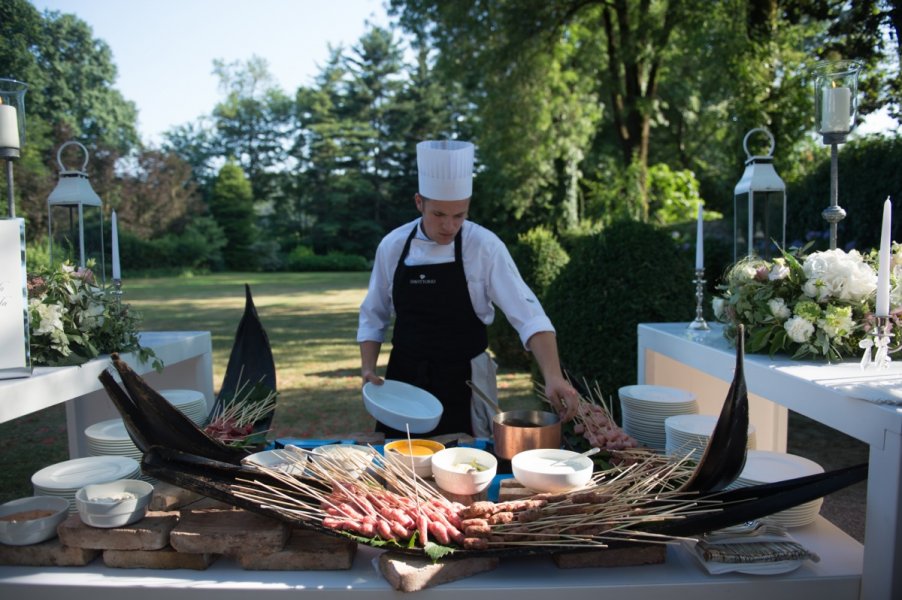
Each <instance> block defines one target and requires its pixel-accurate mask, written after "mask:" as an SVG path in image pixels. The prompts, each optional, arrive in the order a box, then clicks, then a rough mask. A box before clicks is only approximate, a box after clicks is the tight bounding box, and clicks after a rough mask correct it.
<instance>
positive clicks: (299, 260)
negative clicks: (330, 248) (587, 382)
mask: <svg viewBox="0 0 902 600" xmlns="http://www.w3.org/2000/svg"><path fill="white" fill-rule="evenodd" d="M285 268H286V269H287V270H289V271H367V270H369V268H370V264H369V261H368V260H367V259H365V258H364V257H362V256H358V255H356V254H344V253H342V252H330V253H329V254H324V255H319V254H314V253H313V251H312V250H311V249H310V248H308V247H306V246H298V247H296V248H295V249H294V250H292V251H291V252H290V253H289V254H288V256H287V257H286V258H285Z"/></svg>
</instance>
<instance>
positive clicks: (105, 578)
mask: <svg viewBox="0 0 902 600" xmlns="http://www.w3.org/2000/svg"><path fill="white" fill-rule="evenodd" d="M793 536H794V537H795V538H796V539H797V540H798V541H800V542H801V543H803V544H805V545H806V547H808V548H809V549H812V550H814V551H815V552H817V553H818V554H819V555H820V558H821V560H820V562H817V563H814V562H810V561H806V562H805V563H804V564H803V565H802V566H801V567H800V568H799V569H797V570H796V571H793V572H792V573H788V574H784V575H768V576H759V575H738V574H726V575H717V576H711V575H708V574H707V573H706V572H705V571H704V570H702V568H701V567H700V566H699V565H698V564H697V563H696V562H695V561H694V559H693V558H692V557H691V556H689V555H688V554H687V553H686V552H683V551H682V550H681V549H680V548H678V547H670V548H668V552H667V559H666V561H665V563H664V564H660V565H647V566H639V567H619V568H595V569H558V568H557V567H556V566H555V565H554V563H553V562H552V561H551V559H550V558H549V557H529V558H511V559H504V560H502V563H501V566H500V567H499V568H498V569H496V570H494V571H491V572H487V573H482V574H479V575H476V576H473V577H469V578H467V579H462V580H459V581H455V582H451V583H448V584H444V585H440V586H437V587H434V588H429V589H426V590H422V591H420V592H416V593H415V594H414V595H413V596H405V594H403V593H402V592H397V591H395V590H394V589H392V588H391V586H390V585H389V584H388V583H387V582H386V581H385V580H384V579H383V578H382V577H381V576H380V575H379V574H378V573H377V572H376V570H375V568H374V566H373V564H372V559H373V558H374V557H376V556H378V554H379V551H378V550H374V549H372V548H367V547H360V548H359V550H358V553H357V557H356V558H355V560H354V565H353V567H352V569H351V570H349V571H243V570H241V569H240V568H239V567H236V566H235V563H233V562H232V561H230V560H228V559H225V558H220V559H219V560H218V561H217V562H215V563H214V564H213V565H212V566H211V567H210V568H209V569H207V570H205V571H191V570H178V571H155V570H146V569H108V568H106V567H104V566H103V563H102V561H101V560H100V559H97V560H95V561H94V563H92V564H91V565H89V566H87V567H41V568H37V567H0V597H3V598H27V599H28V600H45V599H46V600H61V599H65V600H122V598H128V600H157V599H159V598H167V599H168V600H182V599H188V600H194V599H197V600H201V599H206V598H215V599H216V600H247V598H255V599H267V600H268V599H277V598H285V599H289V598H290V599H294V600H297V599H298V598H313V597H316V598H349V597H353V598H373V599H377V598H380V599H381V598H401V597H416V598H422V599H424V600H430V599H444V598H449V599H450V598H454V599H458V600H459V599H460V598H466V599H467V600H496V599H497V598H499V597H504V595H505V594H509V595H511V596H512V597H514V596H515V597H516V598H517V600H547V599H548V598H553V597H560V598H567V600H599V599H600V598H617V599H618V600H654V599H660V598H667V599H668V600H702V599H706V598H711V599H714V598H716V599H718V600H719V599H722V598H729V599H730V600H799V599H800V598H817V599H818V600H841V599H845V600H851V599H853V598H857V597H858V588H859V583H860V579H861V576H860V574H861V545H860V544H858V543H857V542H855V541H854V540H852V539H851V538H849V537H848V536H846V535H845V534H843V533H842V532H841V531H839V530H838V529H836V527H835V526H833V525H832V524H830V523H829V522H827V521H826V520H824V519H818V521H817V522H816V523H814V524H812V525H810V526H808V527H804V528H801V529H798V530H795V531H794V532H793Z"/></svg>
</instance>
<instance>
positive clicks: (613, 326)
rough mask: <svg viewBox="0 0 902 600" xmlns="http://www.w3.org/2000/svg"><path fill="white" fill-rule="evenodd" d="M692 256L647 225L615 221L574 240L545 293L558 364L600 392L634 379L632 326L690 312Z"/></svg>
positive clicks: (613, 390)
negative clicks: (555, 340) (595, 383)
mask: <svg viewBox="0 0 902 600" xmlns="http://www.w3.org/2000/svg"><path fill="white" fill-rule="evenodd" d="M693 292H694V290H693V285H692V260H691V259H690V257H689V253H687V252H681V251H680V249H679V247H678V246H677V245H676V244H675V242H674V241H673V240H672V238H671V237H670V236H669V235H667V233H665V232H664V231H661V230H660V229H658V228H656V227H655V226H652V225H647V224H642V223H638V222H634V221H619V222H617V223H614V224H612V225H611V226H610V227H608V228H606V229H605V230H604V231H603V232H601V233H599V234H596V235H591V236H587V237H584V238H581V239H579V240H578V241H577V242H576V244H575V246H574V248H573V249H572V251H571V252H570V262H569V263H567V266H566V267H564V269H563V270H562V271H561V273H560V275H558V277H557V279H555V282H554V285H553V286H552V287H551V288H549V290H548V293H547V294H546V296H545V309H546V311H547V312H548V316H549V317H550V318H551V320H552V322H553V323H554V326H555V329H556V330H557V336H558V346H559V348H560V354H561V361H562V365H563V366H564V368H565V369H566V370H567V371H568V372H569V373H570V374H571V375H572V376H574V377H576V378H577V380H582V378H585V379H586V380H587V381H593V380H597V382H598V384H599V386H600V389H601V391H602V393H603V394H604V395H605V396H606V397H607V396H610V395H613V394H616V393H617V390H618V389H619V388H620V387H622V386H624V385H631V384H635V383H636V351H637V350H636V348H637V342H636V327H637V326H638V324H639V323H657V322H673V321H688V320H690V319H691V317H692V316H693V314H694V305H695V302H694V293H693Z"/></svg>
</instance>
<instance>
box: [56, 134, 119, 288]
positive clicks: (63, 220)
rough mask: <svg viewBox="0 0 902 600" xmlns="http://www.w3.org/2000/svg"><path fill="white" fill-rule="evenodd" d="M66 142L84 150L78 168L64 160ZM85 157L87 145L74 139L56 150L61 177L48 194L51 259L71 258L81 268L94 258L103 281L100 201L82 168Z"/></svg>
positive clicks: (103, 263) (63, 259)
mask: <svg viewBox="0 0 902 600" xmlns="http://www.w3.org/2000/svg"><path fill="white" fill-rule="evenodd" d="M69 146H77V147H78V148H80V149H81V151H82V152H83V153H84V162H83V163H82V165H81V168H80V169H69V168H66V166H65V165H64V164H63V151H64V150H65V149H66V148H67V147H69ZM88 157H89V155H88V149H87V148H85V147H84V145H82V144H80V143H79V142H75V141H69V142H66V143H64V144H63V145H61V146H60V147H59V150H58V151H57V153H56V159H57V162H58V163H59V165H60V177H59V182H58V183H57V184H56V188H54V190H53V191H52V192H51V193H50V196H49V197H48V198H47V210H48V220H47V227H48V233H49V240H50V261H51V263H52V264H58V263H61V262H64V261H70V262H72V263H75V264H77V265H78V266H80V267H82V268H84V267H85V266H86V265H87V263H88V262H89V261H90V260H91V259H93V261H94V264H95V265H99V266H100V273H99V277H98V278H99V279H100V281H101V282H102V283H105V282H106V261H105V253H104V243H103V208H102V206H103V203H102V202H101V200H100V196H98V195H97V193H96V192H94V189H93V188H92V187H91V182H90V181H89V180H88V175H87V173H86V172H85V169H86V168H87V166H88Z"/></svg>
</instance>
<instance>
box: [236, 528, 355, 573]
mask: <svg viewBox="0 0 902 600" xmlns="http://www.w3.org/2000/svg"><path fill="white" fill-rule="evenodd" d="M356 554H357V543H356V542H354V541H352V540H349V539H344V538H339V537H334V536H330V535H325V534H322V533H317V532H315V531H310V530H306V529H294V530H292V532H291V537H290V538H289V539H288V542H287V543H286V544H285V547H284V548H283V549H282V550H278V551H276V552H273V553H271V554H263V553H259V552H258V553H254V552H240V553H238V554H235V555H234V557H235V559H236V560H237V561H238V564H240V565H241V568H243V569H247V570H251V571H337V570H343V569H350V568H351V565H352V564H353V562H354V556H355V555H356Z"/></svg>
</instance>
